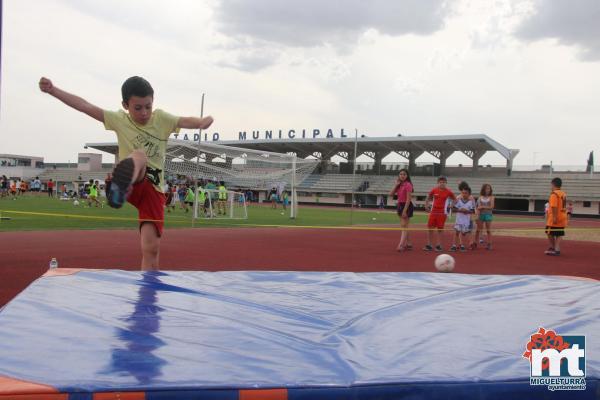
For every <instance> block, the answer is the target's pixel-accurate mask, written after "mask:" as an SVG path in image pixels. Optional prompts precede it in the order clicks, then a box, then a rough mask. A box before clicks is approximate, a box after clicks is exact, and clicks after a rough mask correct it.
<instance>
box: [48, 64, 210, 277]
mask: <svg viewBox="0 0 600 400" xmlns="http://www.w3.org/2000/svg"><path fill="white" fill-rule="evenodd" d="M39 87H40V90H41V91H42V92H44V93H48V94H49V95H51V96H53V97H56V98H57V99H58V100H60V101H62V102H63V103H65V104H66V105H68V106H69V107H72V108H74V109H76V110H77V111H81V112H83V113H85V114H87V115H89V116H90V117H92V118H94V119H95V120H97V121H100V122H102V123H103V124H104V127H105V128H106V129H107V130H111V131H115V132H116V134H117V139H118V142H119V159H120V160H121V161H120V162H119V163H118V164H117V165H116V166H115V169H114V171H113V179H112V183H111V185H110V188H109V190H108V193H107V198H108V204H109V205H110V206H111V207H113V208H121V207H122V206H123V204H124V203H125V201H128V202H129V203H131V204H132V205H133V206H135V207H136V208H137V209H138V213H139V221H140V238H141V247H142V263H141V268H142V270H157V269H158V258H159V250H160V238H161V236H162V232H163V226H164V215H165V210H164V205H165V196H164V195H163V193H162V187H163V182H164V178H163V169H164V165H165V153H166V149H167V141H168V139H169V136H170V135H171V133H173V132H177V131H179V128H186V129H206V128H208V127H209V126H210V125H211V124H212V122H213V119H212V117H205V118H196V117H176V116H173V115H171V114H168V113H166V112H164V111H162V110H158V109H157V110H154V111H153V110H152V107H153V103H154V89H153V88H152V86H151V85H150V83H149V82H148V81H147V80H145V79H144V78H141V77H139V76H133V77H131V78H129V79H127V80H126V81H125V83H123V86H122V87H121V94H122V100H123V101H122V103H121V104H122V106H123V108H124V109H125V110H126V111H127V112H124V111H122V110H121V111H108V110H103V109H101V108H100V107H97V106H95V105H93V104H91V103H89V102H87V101H86V100H84V99H82V98H81V97H78V96H75V95H73V94H71V93H68V92H65V91H64V90H61V89H59V88H58V87H56V86H54V85H53V84H52V81H51V80H49V79H47V78H41V79H40V82H39ZM49 193H50V192H49Z"/></svg>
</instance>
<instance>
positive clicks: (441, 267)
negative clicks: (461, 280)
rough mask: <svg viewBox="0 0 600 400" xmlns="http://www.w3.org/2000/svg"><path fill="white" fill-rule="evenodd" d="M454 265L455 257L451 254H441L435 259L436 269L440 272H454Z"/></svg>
mask: <svg viewBox="0 0 600 400" xmlns="http://www.w3.org/2000/svg"><path fill="white" fill-rule="evenodd" d="M454 265H455V261H454V257H452V256H451V255H450V254H440V255H439V256H437V257H436V258H435V268H436V269H437V270H438V271H440V272H452V270H453V269H454Z"/></svg>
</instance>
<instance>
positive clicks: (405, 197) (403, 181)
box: [390, 168, 414, 251]
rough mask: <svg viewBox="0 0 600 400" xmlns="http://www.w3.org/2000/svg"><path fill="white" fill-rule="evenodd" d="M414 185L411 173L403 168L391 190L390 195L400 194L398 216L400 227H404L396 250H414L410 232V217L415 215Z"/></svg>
mask: <svg viewBox="0 0 600 400" xmlns="http://www.w3.org/2000/svg"><path fill="white" fill-rule="evenodd" d="M413 191H414V189H413V185H412V182H411V180H410V175H409V174H408V170H407V169H404V168H403V169H401V170H400V171H399V173H398V179H396V185H395V186H394V188H393V189H392V191H391V192H390V196H393V195H397V196H398V208H397V212H398V216H399V217H400V227H401V228H402V235H401V236H400V243H398V247H397V248H396V250H398V251H404V250H412V244H411V243H410V237H409V234H408V224H409V222H410V218H412V216H413V211H414V209H413V204H412V193H413Z"/></svg>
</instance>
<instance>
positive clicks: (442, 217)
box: [423, 176, 456, 251]
mask: <svg viewBox="0 0 600 400" xmlns="http://www.w3.org/2000/svg"><path fill="white" fill-rule="evenodd" d="M447 184H448V180H447V179H446V177H445V176H440V177H439V178H438V180H437V186H436V187H434V188H433V189H431V191H430V192H429V195H427V200H425V210H427V211H429V219H428V220H427V228H428V229H429V230H428V231H427V240H428V242H427V244H426V245H425V247H423V250H425V251H431V250H433V247H432V245H431V243H432V242H433V230H434V229H437V233H438V234H437V245H436V246H435V251H442V233H443V232H444V224H445V223H446V217H447V216H448V215H447V214H446V208H447V207H446V205H447V200H448V199H451V200H456V196H455V195H454V193H452V191H451V190H450V189H448V188H447V187H446V185H447ZM432 201H433V204H431V202H432ZM430 207H431V208H430Z"/></svg>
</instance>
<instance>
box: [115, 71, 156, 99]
mask: <svg viewBox="0 0 600 400" xmlns="http://www.w3.org/2000/svg"><path fill="white" fill-rule="evenodd" d="M121 95H122V96H123V103H125V104H128V103H129V99H130V98H131V96H137V97H146V96H152V97H154V89H152V86H151V85H150V82H148V81H147V80H145V79H144V78H142V77H141V76H132V77H131V78H128V79H127V80H126V81H125V82H123V86H121Z"/></svg>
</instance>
